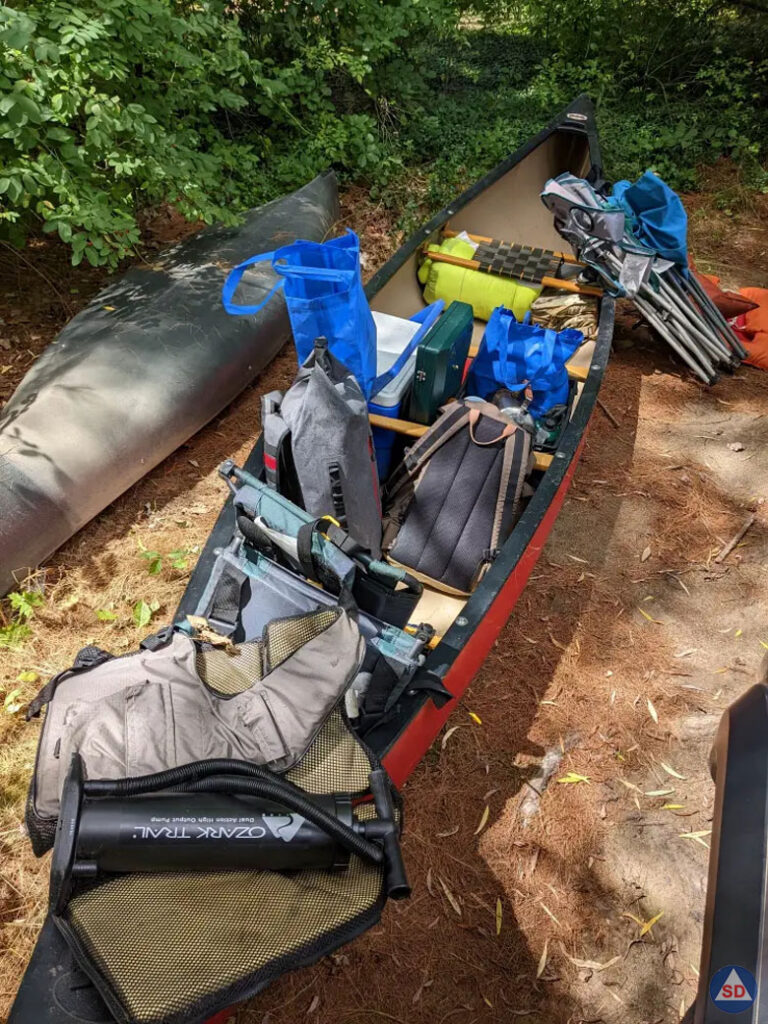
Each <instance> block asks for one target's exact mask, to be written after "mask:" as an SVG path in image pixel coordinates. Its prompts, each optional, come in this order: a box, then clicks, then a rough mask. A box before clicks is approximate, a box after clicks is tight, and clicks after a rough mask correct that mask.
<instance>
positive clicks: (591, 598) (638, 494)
mask: <svg viewBox="0 0 768 1024" xmlns="http://www.w3.org/2000/svg"><path fill="white" fill-rule="evenodd" d="M718 174H720V175H721V177H719V178H718V177H717V175H718ZM722 174H723V171H722V169H720V170H716V171H715V172H713V178H712V184H711V188H710V189H709V191H708V192H707V193H705V195H704V196H697V197H693V198H692V199H691V201H690V203H689V208H690V209H691V211H692V236H693V241H694V248H695V251H696V252H697V255H698V258H699V261H700V263H701V264H702V265H703V266H704V268H705V269H707V270H713V271H718V272H720V273H722V274H723V276H724V277H725V278H726V280H727V281H728V282H729V283H745V284H746V283H749V284H766V281H765V277H764V271H763V270H762V267H764V266H765V259H764V255H765V249H766V248H768V211H767V210H766V207H765V206H764V205H763V204H762V201H761V200H758V201H754V202H753V201H752V200H751V199H750V200H749V201H747V200H746V199H744V197H743V196H742V195H741V194H740V193H737V195H736V198H735V199H731V198H729V199H728V205H726V206H723V203H722V195H723V184H722V180H723V179H722ZM755 202H756V203H757V205H755ZM345 212H346V218H347V221H348V222H350V223H352V224H353V225H354V226H356V227H357V228H358V229H360V230H361V234H362V236H363V243H364V248H365V252H366V255H367V269H369V270H373V269H374V268H375V266H376V265H378V263H380V262H381V260H382V259H383V258H384V257H385V256H386V255H387V254H388V252H389V251H390V250H391V248H392V246H393V244H394V243H395V241H396V240H394V239H392V237H391V236H390V235H389V233H388V224H387V218H386V215H385V214H384V212H383V211H381V210H379V209H378V208H376V207H374V206H372V205H371V204H369V203H368V202H367V200H366V198H365V196H364V195H363V194H362V193H360V192H357V191H353V192H351V193H349V194H348V196H347V199H346V207H345ZM166 237H168V236H167V235H166ZM30 261H31V262H32V263H33V264H34V265H35V267H36V268H37V271H38V273H35V271H31V270H30V268H29V267H26V268H25V267H20V268H17V272H16V274H15V275H14V274H8V273H6V274H5V275H4V277H3V284H2V285H0V317H1V318H2V320H3V321H4V323H5V325H6V326H5V327H3V326H2V324H0V364H4V365H3V366H0V369H1V370H3V373H2V375H0V387H2V388H3V390H1V391H0V400H4V399H6V398H7V397H8V395H9V394H10V392H11V390H12V388H13V386H15V382H16V379H17V378H18V376H20V374H21V372H22V371H23V370H24V369H26V367H27V366H28V365H29V363H30V362H31V361H32V359H33V358H34V356H35V355H36V353H37V352H38V351H39V350H40V348H41V347H42V346H43V345H44V344H45V343H46V342H47V341H48V340H50V337H51V336H52V335H53V334H54V333H55V331H56V330H57V329H58V328H59V327H60V326H61V323H62V322H63V321H64V320H65V319H66V318H67V316H69V315H71V314H72V313H73V312H74V311H75V309H76V308H79V306H80V305H82V304H83V302H84V301H85V299H86V298H87V297H88V295H90V294H92V293H93V291H94V290H95V289H96V288H97V287H98V286H99V284H100V283H101V282H102V280H103V275H100V274H99V273H98V272H92V271H90V270H88V271H86V270H78V271H75V270H67V269H66V266H65V264H64V263H63V261H62V259H61V254H60V253H57V252H51V251H49V250H44V251H42V252H40V253H31V254H30ZM0 263H3V264H4V254H2V253H0ZM3 269H4V270H5V269H6V268H5V266H4V265H3ZM30 274H34V276H36V277H37V278H38V281H37V283H38V284H39V285H40V288H39V290H37V292H36V298H35V300H34V301H33V302H32V303H30V302H29V301H28V296H25V289H26V288H28V281H29V278H30ZM41 274H42V275H44V277H45V278H47V279H48V281H49V282H50V283H51V284H53V282H55V284H56V290H55V291H53V292H52V291H51V289H50V288H49V287H47V286H44V283H43V280H41V279H40V275H41ZM73 288H77V289H78V292H77V293H72V292H71V289H73ZM633 323H634V318H632V317H630V316H628V315H624V316H623V317H622V318H621V320H620V325H619V329H618V330H617V345H616V351H615V353H614V355H613V357H612V359H611V362H610V365H609V369H608V372H607V375H606V380H605V386H604V388H603V390H602V391H601V398H602V400H603V401H604V403H605V405H606V407H607V408H608V410H610V412H611V413H612V415H613V417H614V418H615V419H616V420H617V422H618V423H619V426H618V427H615V426H614V425H613V424H612V423H611V421H610V420H609V418H608V417H607V416H606V415H605V414H604V413H603V412H601V411H600V410H599V409H598V410H596V412H595V415H594V417H593V421H592V424H591V427H590V431H589V435H588V438H587V442H586V447H585V451H584V454H583V456H582V459H581V462H580V464H579V466H578V468H577V471H576V476H575V479H574V484H573V487H572V489H571V491H570V493H569V495H568V497H567V499H566V502H565V505H564V507H563V510H562V513H561V515H560V517H559V519H558V522H557V524H556V527H555V529H554V532H553V534H552V536H551V539H550V541H549V542H548V544H547V547H546V549H545V551H544V554H543V556H542V558H541V560H540V562H539V564H538V566H537V568H536V570H535V571H534V574H533V576H532V578H531V581H530V583H529V586H528V588H527V589H526V591H525V593H524V595H523V598H522V600H521V602H520V603H519V604H518V606H517V607H516V608H515V609H514V613H513V616H512V618H511V620H510V622H509V624H508V626H507V627H506V629H505V630H504V632H503V633H502V635H501V637H500V639H499V641H498V642H497V644H496V645H495V647H494V649H493V651H492V653H491V655H490V657H489V658H488V660H487V662H486V664H485V666H484V667H483V669H482V671H481V672H480V673H479V674H478V676H477V677H476V679H475V680H474V681H473V683H472V685H471V687H470V690H469V691H468V694H467V697H466V699H465V700H464V702H463V703H462V704H461V706H460V707H458V708H457V709H456V710H455V711H454V714H453V716H452V717H451V719H450V720H449V722H448V724H447V726H446V729H445V732H444V733H443V736H442V738H441V740H438V741H437V742H436V743H435V745H434V746H433V748H432V750H431V751H430V753H429V755H428V756H427V757H426V758H425V760H424V761H423V762H422V764H421V765H420V766H419V768H418V769H417V770H416V772H415V773H414V774H413V776H412V777H411V779H410V780H409V782H408V784H407V786H406V787H405V790H404V798H405V813H406V819H405V820H406V833H405V841H404V852H405V857H406V862H407V866H408V870H409V873H410V877H411V881H412V884H413V887H414V894H413V897H412V898H411V900H409V901H407V902H406V903H403V904H390V905H389V906H388V908H387V910H386V912H385V916H384V920H383V922H382V924H381V925H380V926H379V927H378V928H376V929H374V930H373V931H371V932H369V933H368V934H367V935H365V936H364V937H363V938H361V939H359V940H358V941H357V942H355V943H354V944H352V945H351V946H349V947H346V948H345V949H343V950H341V951H340V952H338V953H337V954H336V955H334V956H332V957H331V958H329V959H327V960H325V961H323V962H322V963H321V964H319V965H317V966H316V967H314V968H312V969H310V970H305V971H301V972H299V973H297V974H295V975H291V976H288V977H285V978H283V979H282V980H281V981H279V982H278V983H277V984H275V985H274V986H272V987H271V988H270V989H269V990H267V991H266V992H265V993H264V994H263V995H262V996H261V997H259V998H258V999H257V1000H255V1001H254V1002H253V1003H252V1004H250V1005H248V1006H244V1007H241V1008H240V1009H238V1010H237V1011H235V1013H234V1014H233V1017H234V1018H235V1020H236V1021H237V1024H288V1022H289V1021H291V1022H295V1021H296V1020H300V1019H302V1020H303V1019H307V1020H308V1021H310V1022H312V1024H332V1022H333V1024H337V1022H338V1024H344V1022H355V1024H367V1022H375V1021H381V1022H386V1021H389V1022H397V1024H443V1022H447V1021H451V1022H453V1024H475V1022H481V1021H482V1022H502V1021H503V1022H507V1021H514V1020H517V1019H520V1020H523V1021H530V1022H531V1024H576V1022H587V1021H589V1022H594V1024H596V1022H598V1021H602V1022H605V1024H619V1022H622V1024H625V1022H628V1021H631V1022H633V1024H634V1022H636V1024H652V1022H653V1024H667V1022H673V1021H677V1020H679V1019H680V1017H681V1016H682V1014H683V1012H684V1010H685V1009H686V1008H687V1007H688V1006H689V1005H690V1004H691V1002H692V1000H693V997H694V995H695V991H696V986H697V971H698V960H699V947H700V941H701V926H702V919H703V911H704V894H705V885H706V868H707V856H708V854H707V847H708V833H709V829H710V823H711V813H712V800H713V786H712V783H711V781H710V778H709V772H708V767H707V755H708V749H709V745H710V743H711V738H712V735H713V732H714V730H715V728H716V725H717V722H718V720H719V717H720V715H721V713H722V711H723V710H724V709H725V707H726V706H727V705H728V703H729V702H731V701H732V700H733V699H734V698H735V697H737V696H738V695H739V694H740V693H742V692H743V691H744V690H745V689H746V688H747V687H748V686H749V685H751V684H752V682H753V681H754V680H755V678H756V675H757V671H758V666H759V663H760V660H761V656H762V655H764V654H765V648H766V645H768V589H767V588H766V586H765V579H766V574H765V566H766V563H767V562H768V502H766V499H768V418H767V417H766V412H767V411H768V376H766V375H765V374H763V373H760V372H759V371H755V370H751V369H749V368H747V367H744V368H742V369H741V370H740V371H738V373H737V374H736V375H735V376H734V377H732V378H726V379H724V380H723V381H721V382H720V383H719V384H718V385H717V386H716V387H715V388H713V389H711V390H707V389H705V388H703V387H702V386H700V385H698V384H696V383H695V382H693V381H691V380H690V379H689V378H688V377H682V378H681V376H680V375H679V371H678V369H677V368H676V367H675V366H674V364H673V363H672V362H671V360H670V359H669V358H668V356H667V353H666V351H665V350H664V349H663V348H661V347H660V346H659V345H657V344H656V343H655V342H654V341H653V340H652V339H651V338H650V337H649V335H648V334H647V333H646V332H645V331H644V330H642V329H635V328H633V327H632V324H633ZM2 332H5V333H2ZM292 359H293V357H292V354H291V353H285V354H283V355H281V356H280V357H279V358H278V359H277V360H276V361H275V363H273V365H272V366H271V367H270V370H269V372H268V373H267V374H265V375H264V378H263V379H262V380H260V381H259V382H258V383H257V385H256V386H254V387H251V388H249V389H248V390H247V391H246V393H245V394H244V395H243V396H242V397H241V398H240V399H239V400H238V401H237V402H236V403H234V404H233V405H232V406H231V407H230V408H229V409H227V410H226V411H225V413H224V414H223V415H222V416H221V417H219V418H218V419H217V420H216V421H215V422H214V423H212V424H211V425H210V426H209V427H207V428H206V429H205V430H203V431H201V432H200V434H198V435H197V436H196V437H194V438H193V439H192V440H191V441H190V442H189V443H188V444H187V445H185V446H184V447H183V448H182V449H181V450H179V451H178V452H177V453H176V454H175V455H173V456H172V457H171V458H169V459H167V460H166V461H165V462H163V463H162V464H161V465H160V466H159V467H158V468H157V469H156V470H154V471H153V472H152V473H150V474H149V475H148V476H147V477H146V478H145V479H144V480H143V481H141V483H139V484H137V485H136V486H135V487H134V488H132V489H131V490H130V491H129V492H128V493H127V494H125V495H123V496H122V497H121V498H120V499H119V500H118V501H116V502H115V503H114V504H113V505H112V506H111V507H110V508H109V509H107V510H106V511H105V512H104V513H102V515H100V516H99V517H98V518H97V519H96V520H94V521H93V522H92V523H91V524H89V526H88V527H86V528H85V529H84V530H82V531H81V532H80V533H79V534H78V535H77V536H76V537H75V538H73V539H72V540H71V541H70V542H69V543H68V544H67V545H66V546H65V547H64V548H62V549H61V550H60V551H59V552H58V553H57V554H56V555H55V556H54V558H52V559H51V562H50V564H49V565H48V566H47V567H46V568H45V570H43V572H42V573H41V574H40V577H39V579H38V581H37V582H38V583H39V584H40V585H41V586H42V588H43V593H44V598H45V600H44V604H43V605H42V607H40V608H39V609H37V610H36V611H35V614H34V616H33V618H32V619H31V620H30V626H31V628H32V635H31V637H30V638H29V640H28V641H27V642H26V643H25V644H24V645H23V646H22V647H21V648H20V649H19V650H17V651H3V652H2V655H1V656H0V697H4V696H6V695H7V694H9V693H12V692H13V691H14V690H19V691H20V693H19V694H18V695H17V698H16V699H15V700H14V701H13V702H12V703H11V705H10V706H11V707H14V706H15V703H17V702H19V703H22V702H23V701H24V700H26V699H28V698H29V697H31V696H32V694H33V693H34V692H35V691H36V689H37V688H38V687H39V685H40V682H39V681H37V680H33V679H32V678H31V676H28V675H27V674H35V675H38V676H39V677H40V679H44V678H45V677H47V676H48V675H50V674H52V673H53V672H55V671H56V670H58V669H60V668H63V667H65V666H66V665H67V664H69V663H71V661H72V658H73V656H74V654H75V653H76V651H77V650H78V649H79V648H80V647H82V646H84V644H86V643H89V642H92V643H97V644H99V645H101V646H104V647H107V648H111V649H113V650H115V651H116V652H118V653H119V652H122V651H125V650H128V649H131V648H132V647H134V646H135V645H136V643H137V642H138V640H139V639H140V638H141V637H142V636H143V635H144V634H145V633H146V632H147V631H148V630H147V628H139V627H137V626H136V625H135V624H134V623H133V620H132V608H133V606H134V605H135V603H136V602H137V601H139V600H145V601H146V602H147V603H151V602H157V603H158V607H157V610H156V612H155V613H154V620H153V621H154V622H156V623H158V624H159V623H161V622H162V621H164V620H165V619H167V618H168V616H170V614H171V613H172V611H173V609H174V607H175V604H176V602H177V600H178V598H179V596H180V594H181V593H182V591H183V588H184V586H185V583H186V580H187V578H188V575H189V571H190V566H191V565H192V564H193V563H194V557H195V554H196V551H197V550H198V549H199V547H200V545H201V544H202V543H203V542H204V540H205V537H206V535H207V533H208V532H209V530H210V528H211V526H212V523H213V520H214V518H215V516H216V513H217V511H218V508H219V505H220V503H221V500H222V498H223V493H222V487H221V486H220V484H219V482H218V479H217V477H216V473H215V469H216V466H217V464H218V463H219V462H220V461H221V459H223V458H225V457H227V456H232V457H234V458H236V459H238V458H240V459H242V458H243V457H244V455H245V454H246V453H247V451H248V450H249V448H250V446H251V444H252V442H253V439H254V437H255V435H256V433H257V432H258V395H259V393H261V392H262V391H263V390H268V389H271V388H274V387H280V386H284V385H285V384H287V383H288V381H289V380H290V377H291V375H292V370H293V362H292ZM732 445H733V446H734V447H735V448H736V449H738V450H734V448H732V447H730V446H732ZM742 446H743V447H742ZM751 512H754V513H755V517H756V518H755V523H754V525H753V526H752V527H751V529H750V530H749V531H748V533H747V534H746V536H745V538H744V540H743V542H742V543H741V544H740V545H739V547H737V548H736V549H735V551H734V552H733V553H732V554H731V555H730V556H729V557H728V558H727V559H726V560H725V561H724V562H723V563H722V564H717V563H715V562H714V555H715V554H716V553H717V552H718V551H719V550H720V549H721V548H722V547H723V545H724V543H725V542H726V541H727V540H728V539H729V538H730V537H732V536H733V535H734V534H735V533H736V531H737V530H738V529H739V527H740V526H741V525H742V523H743V522H744V520H745V519H746V517H747V516H748V515H749V514H750V513H751ZM147 552H153V553H157V554H158V555H160V556H162V565H161V567H160V570H159V572H158V573H156V574H150V572H149V571H148V569H149V568H150V567H152V566H153V559H152V558H148V557H146V553H147ZM171 552H173V553H174V555H173V556H172V557H170V558H169V555H170V553H171ZM172 561H173V562H175V563H176V565H175V566H174V565H172V564H171V562H172ZM185 563H186V565H185ZM104 611H107V612H109V613H111V614H112V615H114V619H112V620H111V621H101V620H100V618H99V617H98V616H97V614H96V613H97V612H102V613H103V612H104ZM102 618H103V616H102ZM20 675H22V679H19V676H20ZM470 712H472V713H473V715H472V717H470ZM478 720H479V721H478ZM36 733H37V729H36V727H35V726H26V725H24V724H23V722H22V721H21V719H20V716H19V714H15V713H9V712H7V711H6V713H4V714H2V715H1V716H0V776H1V777H2V790H1V791H0V849H1V851H2V852H1V853H0V862H1V864H0V951H1V952H2V965H1V966H0V1017H2V1014H3V1012H4V1011H5V1010H6V1009H7V1007H8V1006H9V1005H10V1002H11V1000H12V998H13V994H14V992H15V988H16V985H17V983H18V980H19V977H20V975H21V972H22V971H23V968H24V965H25V963H26V961H27V959H28V957H29V955H30V952H31V949H32V946H33V944H34V939H35V934H36V931H37V929H38V927H39V925H40V923H41V921H42V916H43V913H44V907H45V900H46V891H47V873H48V861H47V858H46V859H44V860H42V861H39V862H38V861H36V860H35V859H34V858H33V857H32V856H31V854H30V852H29V849H28V843H27V840H26V838H25V836H24V834H23V831H22V827H21V819H22V813H23V797H24V792H25V788H26V784H27V780H28V776H29V773H30V770H31V766H32V758H33V755H34V749H35V742H36ZM544 770H548V771H549V774H550V776H551V781H550V784H549V785H548V786H547V787H546V788H545V789H544V792H543V795H542V797H541V799H540V801H539V800H538V799H536V798H535V791H536V789H540V788H542V787H541V783H540V778H541V774H542V772H543V771H544ZM568 779H571V780H572V781H560V780H568ZM486 809H487V813H486Z"/></svg>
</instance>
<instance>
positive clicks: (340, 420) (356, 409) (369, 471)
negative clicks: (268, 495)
mask: <svg viewBox="0 0 768 1024" xmlns="http://www.w3.org/2000/svg"><path fill="white" fill-rule="evenodd" d="M262 402H263V415H262V422H263V424H264V465H265V469H266V477H267V482H268V483H269V484H270V486H273V487H275V489H276V490H278V491H280V493H281V494H284V495H285V496H286V497H288V498H291V499H292V500H293V501H295V502H296V503H297V504H300V505H301V506H302V507H303V508H304V509H306V511H307V512H309V513H310V514H311V515H313V516H318V517H319V516H332V517H333V518H334V519H336V520H337V521H338V523H339V524H340V525H341V526H342V527H343V528H344V529H345V530H346V531H347V532H348V533H349V535H350V536H351V537H352V538H353V540H355V541H357V543H358V544H360V545H361V546H362V547H363V548H365V549H366V551H369V552H370V553H371V554H372V555H373V557H374V558H378V557H379V556H380V554H381V501H380V498H379V479H378V475H377V472H376V458H375V455H374V450H373V439H372V436H371V428H370V424H369V422H368V407H367V405H366V402H365V398H364V397H363V393H362V391H361V390H360V385H359V384H358V383H357V381H356V380H355V378H354V376H353V375H352V374H351V373H350V372H349V370H347V368H346V367H345V366H344V365H343V363H340V362H339V361H338V359H336V358H335V357H334V356H333V355H331V353H330V352H329V351H328V343H327V341H326V339H325V338H318V339H317V341H316V342H315V348H314V351H313V352H312V354H311V355H310V357H309V358H308V359H307V361H306V362H305V363H304V365H303V366H302V367H301V369H300V370H299V372H298V375H297V377H296V380H295V381H294V382H293V384H292V385H291V387H290V388H289V389H288V391H287V392H286V393H285V395H282V394H281V393H280V392H279V391H272V392H270V394H268V395H265V396H264V398H263V399H262Z"/></svg>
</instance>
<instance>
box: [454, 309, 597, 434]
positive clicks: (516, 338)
mask: <svg viewBox="0 0 768 1024" xmlns="http://www.w3.org/2000/svg"><path fill="white" fill-rule="evenodd" d="M530 318H531V317H530V313H528V314H526V317H525V320H523V322H522V323H520V322H519V321H518V320H516V319H515V314H514V313H513V312H512V310H511V309H505V308H504V306H497V307H496V309H494V311H493V313H492V314H491V319H490V320H489V321H488V325H487V327H486V328H485V334H484V335H483V340H482V341H481V343H480V348H479V350H478V353H477V355H476V356H475V358H474V360H473V362H472V366H471V368H470V371H469V374H468V376H467V387H466V393H467V394H468V395H478V396H479V397H480V398H489V397H490V396H491V395H492V394H493V392H494V391H497V390H498V389H499V388H509V390H510V391H521V390H522V389H523V388H524V387H529V388H530V390H531V391H532V392H533V399H532V401H531V404H530V406H529V411H530V412H531V415H532V416H534V417H539V416H542V415H544V413H546V412H548V411H549V410H550V409H551V408H552V406H554V405H564V404H566V403H567V401H568V388H569V384H568V371H567V370H566V368H565V364H566V362H567V360H568V359H570V357H571V356H572V355H573V353H574V352H575V351H576V349H577V348H578V347H579V345H581V343H582V342H583V340H584V335H583V334H582V332H581V331H577V330H574V329H573V328H570V327H569V328H566V329H565V330H564V331H553V330H550V329H548V328H544V327H539V326H538V324H532V323H531V322H530Z"/></svg>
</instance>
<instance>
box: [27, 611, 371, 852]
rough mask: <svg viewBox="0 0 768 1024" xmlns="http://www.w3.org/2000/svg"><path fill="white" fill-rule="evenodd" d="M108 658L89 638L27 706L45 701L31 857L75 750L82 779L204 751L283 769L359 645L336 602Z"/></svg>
mask: <svg viewBox="0 0 768 1024" xmlns="http://www.w3.org/2000/svg"><path fill="white" fill-rule="evenodd" d="M151 639H152V640H154V641H155V642H151V643H150V644H149V647H150V648H151V649H146V648H145V649H142V650H140V651H137V652H136V653H135V654H129V655H125V656H122V657H118V658H112V657H110V656H109V655H107V654H106V653H105V652H98V651H97V650H95V649H93V648H86V651H85V652H82V655H83V657H81V658H80V661H79V662H77V661H76V663H75V666H74V667H73V668H72V669H69V670H67V671H65V672H62V673H59V675H58V676H56V677H55V678H54V679H52V680H51V682H50V683H48V685H47V686H46V687H45V688H44V689H43V690H42V691H41V693H40V694H39V695H38V697H37V698H36V699H35V700H34V701H33V702H32V703H31V704H30V707H29V710H28V712H27V717H28V718H31V717H34V716H35V715H37V714H39V713H40V711H41V710H42V708H43V707H46V708H47V709H46V714H45V721H44V723H43V728H42V732H41V735H40V740H39V745H38V752H37V760H36V764H35V771H34V775H33V778H32V783H31V786H30V791H29V797H28V801H27V827H28V830H29V834H30V838H31V840H32V847H33V849H34V851H35V853H36V854H37V855H38V856H39V855H40V854H42V853H44V852H45V851H46V850H47V849H49V848H50V847H51V846H52V845H53V839H54V834H55V826H56V818H57V815H58V809H59V798H60V794H61V787H62V785H63V783H64V779H65V777H66V774H67V772H68V770H69V765H70V763H71V760H72V755H73V754H74V753H79V754H80V756H81V757H82V758H83V761H84V767H85V773H86V777H87V778H91V779H94V778H98V779H119V778H131V777H135V776H138V775H147V774H150V773H153V772H158V771H163V770H164V769H166V768H173V767H176V766H178V765H182V764H189V763H192V762H196V761H205V760H209V759H211V758H235V759H238V760H244V761H250V762H252V763H253V764H260V765H266V766H268V767H269V768H270V769H272V770H274V771H276V772H285V771H287V770H288V769H289V768H291V767H293V766H294V765H295V764H296V763H297V762H298V761H299V760H300V759H301V757H302V756H303V755H304V753H305V751H306V750H307V748H308V747H309V745H310V743H311V742H312V740H313V739H314V737H315V735H316V734H317V733H318V731H319V730H320V728H321V727H322V725H323V724H324V723H325V721H326V719H327V718H328V716H329V715H330V714H331V712H332V711H333V710H334V708H335V707H336V706H337V705H338V703H339V701H341V700H342V699H343V697H344V693H345V691H346V689H347V688H348V686H349V685H350V684H351V683H352V681H353V680H354V678H355V676H356V675H357V673H358V671H359V669H360V667H361V665H362V662H363V657H364V654H365V643H364V641H363V638H362V636H361V634H360V631H359V629H358V627H357V624H356V622H355V621H354V619H353V618H352V617H351V616H350V615H349V614H348V613H347V612H346V611H345V610H344V609H342V608H340V607H334V608H323V609H319V610H316V611H312V612H310V613H308V614H306V615H295V616H291V617H288V618H282V619H273V620H272V621H271V622H269V623H268V624H267V625H266V627H265V628H264V633H263V636H262V638H261V639H260V640H255V641H251V642H248V643H242V644H227V645H226V646H219V645H218V644H217V645H212V644H210V643H208V642H205V641H203V640H201V639H194V638H193V637H191V636H189V635H188V634H186V633H184V632H181V631H178V632H172V631H170V630H169V631H167V634H166V635H165V636H163V635H162V634H161V635H160V639H157V638H151Z"/></svg>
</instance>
